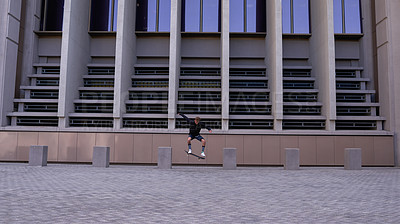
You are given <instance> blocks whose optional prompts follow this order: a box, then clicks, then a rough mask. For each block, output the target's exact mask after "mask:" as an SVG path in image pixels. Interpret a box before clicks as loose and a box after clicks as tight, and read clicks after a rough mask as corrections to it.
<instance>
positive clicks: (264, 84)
mask: <svg viewBox="0 0 400 224" xmlns="http://www.w3.org/2000/svg"><path fill="white" fill-rule="evenodd" d="M229 88H253V89H257V88H268V81H267V80H264V81H236V80H231V81H229Z"/></svg>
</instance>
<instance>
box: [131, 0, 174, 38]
mask: <svg viewBox="0 0 400 224" xmlns="http://www.w3.org/2000/svg"><path fill="white" fill-rule="evenodd" d="M136 10H137V14H136V30H137V31H147V32H169V30H170V21H171V0H138V1H137V9H136Z"/></svg>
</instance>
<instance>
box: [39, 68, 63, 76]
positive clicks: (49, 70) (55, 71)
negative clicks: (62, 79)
mask: <svg viewBox="0 0 400 224" xmlns="http://www.w3.org/2000/svg"><path fill="white" fill-rule="evenodd" d="M41 74H46V75H50V74H60V68H59V67H58V68H50V67H44V68H42V73H41Z"/></svg>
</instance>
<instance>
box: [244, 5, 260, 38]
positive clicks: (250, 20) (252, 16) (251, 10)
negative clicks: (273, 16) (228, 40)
mask: <svg viewBox="0 0 400 224" xmlns="http://www.w3.org/2000/svg"><path fill="white" fill-rule="evenodd" d="M256 4H257V1H256V0H247V9H246V13H247V24H246V25H247V27H246V28H247V30H246V32H256V16H257V14H256V12H257V9H256Z"/></svg>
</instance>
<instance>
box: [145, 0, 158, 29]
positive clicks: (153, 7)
mask: <svg viewBox="0 0 400 224" xmlns="http://www.w3.org/2000/svg"><path fill="white" fill-rule="evenodd" d="M147 1H148V5H147V31H150V32H154V31H156V15H157V0H147Z"/></svg>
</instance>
